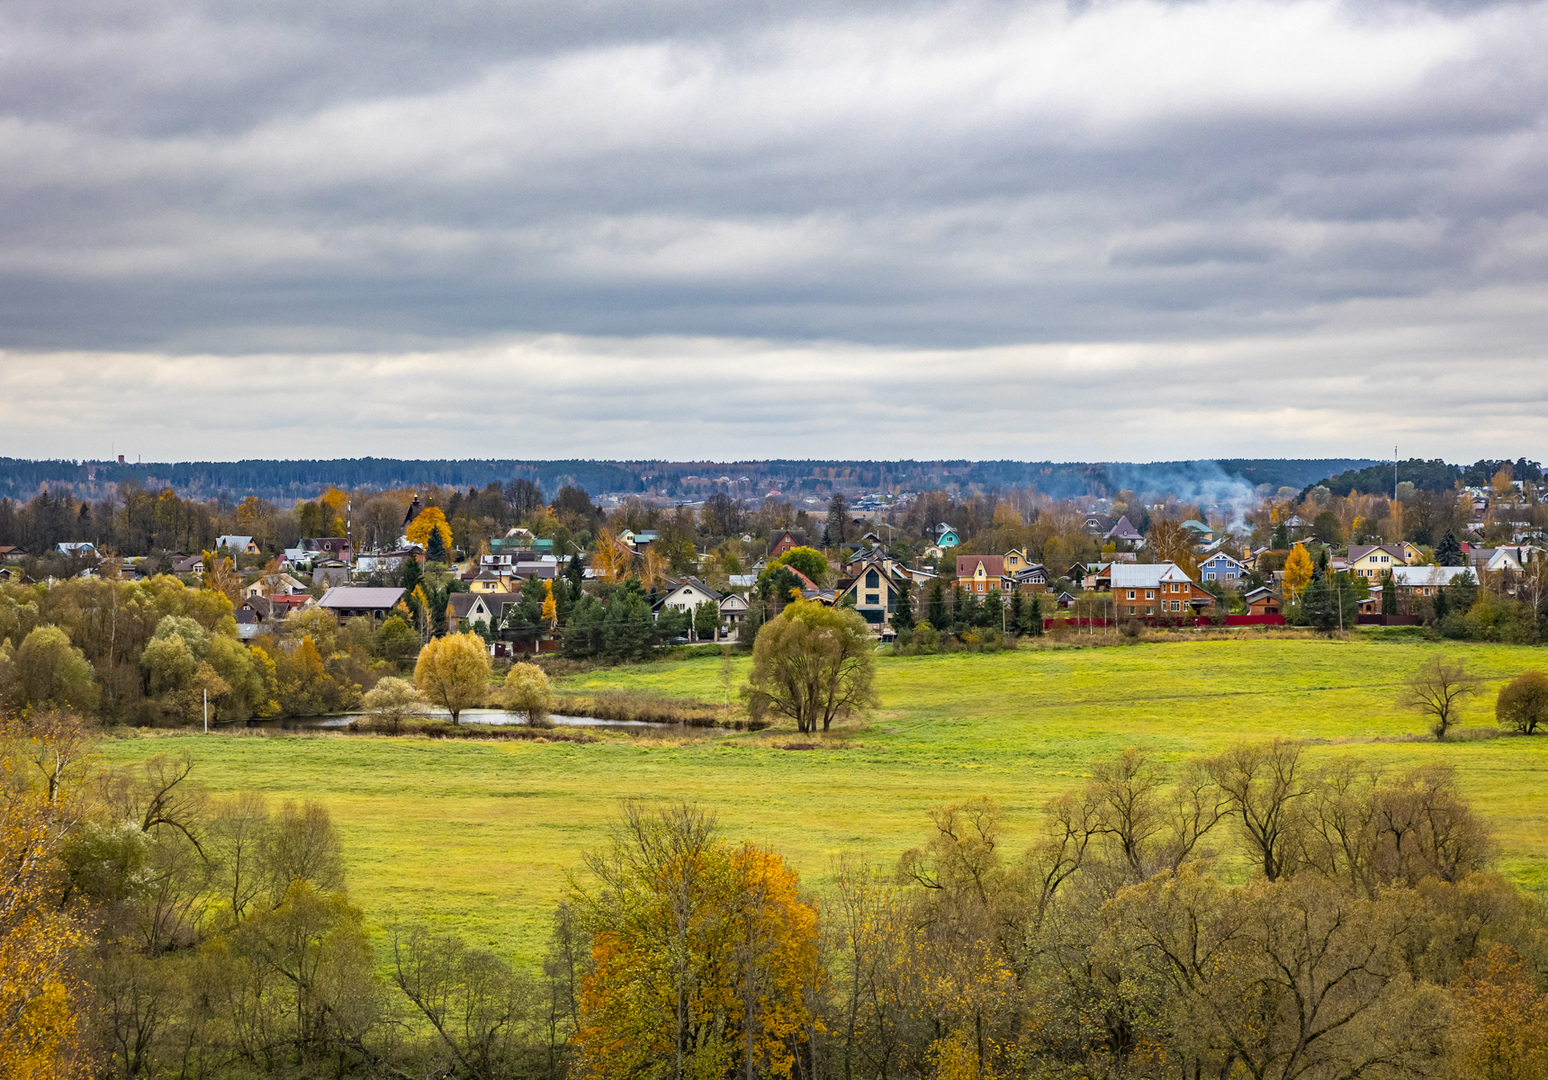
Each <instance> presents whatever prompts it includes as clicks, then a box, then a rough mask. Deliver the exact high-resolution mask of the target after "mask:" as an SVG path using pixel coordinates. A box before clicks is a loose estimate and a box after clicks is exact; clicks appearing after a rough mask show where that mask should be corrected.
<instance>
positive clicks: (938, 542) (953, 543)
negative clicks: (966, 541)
mask: <svg viewBox="0 0 1548 1080" xmlns="http://www.w3.org/2000/svg"><path fill="white" fill-rule="evenodd" d="M961 543H962V538H961V537H959V536H958V535H957V530H956V529H953V528H952V527H951V526H950V525H948V524H946V522H944V521H943V522H941V523H940V524H939V525H937V526H936V527H935V546H936V547H938V548H954V547H957V546H959V545H960V544H961Z"/></svg>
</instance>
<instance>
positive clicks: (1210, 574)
mask: <svg viewBox="0 0 1548 1080" xmlns="http://www.w3.org/2000/svg"><path fill="white" fill-rule="evenodd" d="M1204 580H1205V581H1214V580H1215V572H1214V571H1213V570H1210V571H1208V572H1207V573H1206V574H1205V575H1204Z"/></svg>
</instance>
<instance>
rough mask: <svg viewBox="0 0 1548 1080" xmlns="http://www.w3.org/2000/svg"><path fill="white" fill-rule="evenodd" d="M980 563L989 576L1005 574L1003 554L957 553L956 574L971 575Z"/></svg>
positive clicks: (961, 575)
mask: <svg viewBox="0 0 1548 1080" xmlns="http://www.w3.org/2000/svg"><path fill="white" fill-rule="evenodd" d="M980 563H982V564H983V567H984V573H985V574H987V575H988V576H989V577H993V578H997V577H1004V576H1005V556H1004V555H958V556H957V576H958V577H972V576H974V575H975V574H976V573H977V572H978V566H979V564H980Z"/></svg>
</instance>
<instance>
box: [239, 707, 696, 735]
mask: <svg viewBox="0 0 1548 1080" xmlns="http://www.w3.org/2000/svg"><path fill="white" fill-rule="evenodd" d="M425 716H426V717H428V718H429V719H431V720H450V719H451V714H450V713H447V712H446V711H445V710H442V709H428V710H426V712H425ZM359 719H361V714H360V713H339V714H335V715H333V716H290V717H285V718H284V719H279V720H249V721H248V723H247V726H248V727H272V728H283V729H284V730H286V731H310V730H317V729H326V728H341V727H348V726H349V725H350V724H351V723H353V722H354V721H356V720H359ZM461 719H462V722H463V723H465V724H492V725H500V726H502V727H503V726H505V725H506V724H525V723H526V722H527V721H526V719H525V718H524V717H522V716H519V715H517V714H516V713H508V712H506V711H505V710H504V709H463V710H462V717H461ZM549 719H550V720H552V721H553V722H554V723H555V724H557V725H558V726H560V727H594V728H617V729H619V730H627V729H629V728H661V727H671V726H672V725H670V724H652V723H649V722H647V721H644V720H598V719H597V718H596V717H594V716H561V715H560V714H558V713H554V714H552V715H551V716H549Z"/></svg>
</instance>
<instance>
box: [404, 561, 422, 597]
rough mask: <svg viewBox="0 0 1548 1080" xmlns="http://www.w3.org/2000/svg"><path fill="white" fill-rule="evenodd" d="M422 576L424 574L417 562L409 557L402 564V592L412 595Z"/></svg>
mask: <svg viewBox="0 0 1548 1080" xmlns="http://www.w3.org/2000/svg"><path fill="white" fill-rule="evenodd" d="M424 576H425V572H424V571H423V570H421V569H420V567H419V560H418V559H416V558H414V557H413V556H412V555H410V556H409V557H408V558H407V559H405V560H404V562H403V580H402V581H401V582H400V584H401V585H402V586H403V591H404V592H406V593H410V594H412V593H413V591H414V590H415V589H416V588H418V586H419V582H420V579H421V578H423V577H424Z"/></svg>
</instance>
